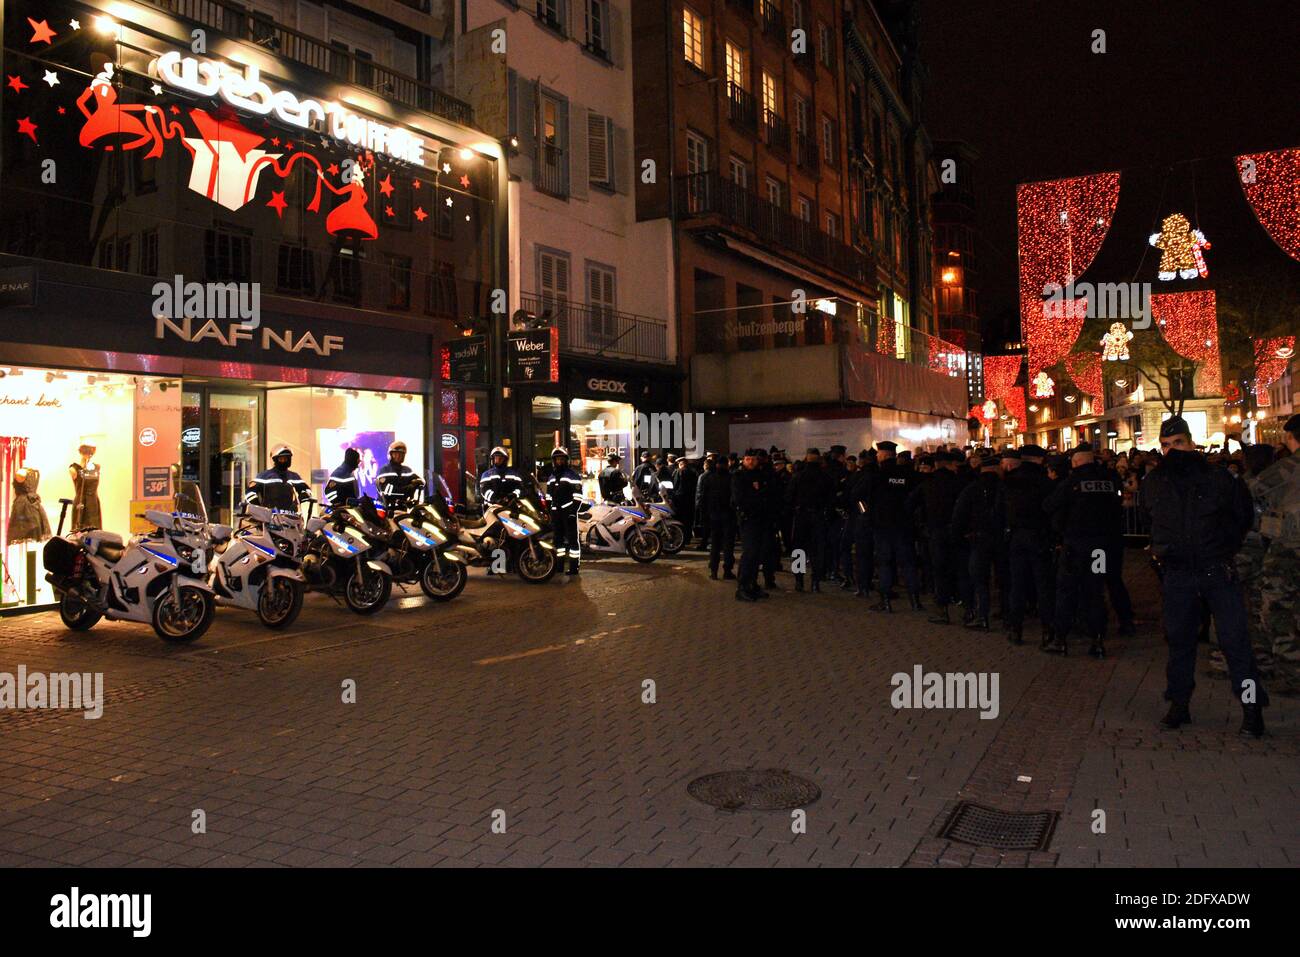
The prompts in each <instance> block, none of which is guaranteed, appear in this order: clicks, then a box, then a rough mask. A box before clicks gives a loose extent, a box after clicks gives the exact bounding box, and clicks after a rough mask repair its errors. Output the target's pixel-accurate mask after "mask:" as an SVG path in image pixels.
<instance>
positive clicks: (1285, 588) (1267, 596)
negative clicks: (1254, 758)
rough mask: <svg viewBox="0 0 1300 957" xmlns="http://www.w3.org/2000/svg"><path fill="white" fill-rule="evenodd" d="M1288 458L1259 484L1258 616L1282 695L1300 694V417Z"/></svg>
mask: <svg viewBox="0 0 1300 957" xmlns="http://www.w3.org/2000/svg"><path fill="white" fill-rule="evenodd" d="M1282 437H1283V442H1284V446H1283V447H1284V448H1285V450H1286V452H1287V456H1286V457H1284V458H1282V459H1280V460H1279V461H1277V462H1275V463H1274V464H1272V465H1270V466H1268V467H1267V468H1266V469H1264V470H1263V471H1262V472H1260V475H1259V478H1258V480H1257V481H1256V483H1255V501H1256V504H1257V511H1258V513H1259V523H1258V529H1259V534H1260V536H1261V538H1262V540H1263V541H1264V543H1265V549H1264V554H1263V557H1262V559H1261V562H1260V569H1259V617H1260V620H1261V624H1262V627H1263V629H1264V631H1265V633H1266V634H1267V635H1268V637H1269V641H1270V644H1271V649H1270V650H1271V652H1272V658H1273V668H1274V671H1275V673H1276V676H1277V686H1278V691H1279V693H1281V694H1287V695H1293V694H1296V693H1297V692H1300V455H1297V454H1296V453H1297V452H1300V415H1293V416H1291V417H1290V418H1289V419H1287V421H1286V425H1285V426H1284V427H1283V432H1282Z"/></svg>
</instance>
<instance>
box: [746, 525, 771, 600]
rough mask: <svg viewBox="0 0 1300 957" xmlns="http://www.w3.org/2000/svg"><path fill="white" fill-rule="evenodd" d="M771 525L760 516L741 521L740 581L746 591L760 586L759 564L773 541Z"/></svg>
mask: <svg viewBox="0 0 1300 957" xmlns="http://www.w3.org/2000/svg"><path fill="white" fill-rule="evenodd" d="M771 539H772V535H771V527H770V526H769V525H768V523H767V522H765V521H763V520H762V519H759V518H749V519H743V520H742V521H741V523H740V573H739V576H738V577H739V578H740V581H739V582H738V584H739V585H740V587H741V588H743V589H744V590H745V591H754V590H755V589H757V588H758V566H759V564H760V563H761V562H762V561H763V556H764V553H765V550H766V549H767V548H768V545H769V543H770V542H771Z"/></svg>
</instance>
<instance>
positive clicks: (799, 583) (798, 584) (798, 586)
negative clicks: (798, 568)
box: [794, 575, 803, 591]
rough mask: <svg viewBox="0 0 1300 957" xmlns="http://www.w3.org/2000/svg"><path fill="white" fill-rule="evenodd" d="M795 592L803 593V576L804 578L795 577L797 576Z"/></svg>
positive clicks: (795, 578)
mask: <svg viewBox="0 0 1300 957" xmlns="http://www.w3.org/2000/svg"><path fill="white" fill-rule="evenodd" d="M794 590H795V591H803V576H802V575H795V576H794Z"/></svg>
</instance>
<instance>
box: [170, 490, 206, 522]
mask: <svg viewBox="0 0 1300 957" xmlns="http://www.w3.org/2000/svg"><path fill="white" fill-rule="evenodd" d="M172 511H174V512H177V513H178V514H180V515H182V516H184V517H185V518H191V519H194V520H196V521H199V522H207V520H208V509H207V506H206V505H204V503H203V490H202V489H201V488H199V484H198V483H197V482H181V483H180V484H179V485H178V486H177V488H176V494H175V495H173V496H172Z"/></svg>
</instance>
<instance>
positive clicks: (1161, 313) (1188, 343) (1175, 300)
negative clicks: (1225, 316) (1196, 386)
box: [1151, 289, 1223, 395]
mask: <svg viewBox="0 0 1300 957" xmlns="http://www.w3.org/2000/svg"><path fill="white" fill-rule="evenodd" d="M1151 315H1152V317H1154V318H1155V320H1156V323H1157V324H1158V325H1159V326H1160V332H1161V334H1162V335H1163V336H1164V337H1165V341H1166V342H1168V343H1169V345H1170V347H1171V348H1172V349H1173V350H1174V351H1175V352H1177V353H1178V354H1179V355H1180V356H1182V357H1184V358H1185V359H1191V360H1192V361H1194V362H1198V363H1200V364H1201V369H1202V372H1201V376H1202V379H1201V383H1202V385H1203V386H1204V388H1205V389H1207V390H1208V391H1209V393H1210V394H1211V395H1214V394H1218V393H1219V392H1220V391H1221V390H1222V388H1223V377H1222V372H1221V370H1220V361H1219V322H1218V318H1217V314H1216V312H1215V298H1214V290H1213V289H1204V290H1201V291H1199V292H1171V293H1158V294H1155V295H1153V296H1152V297H1151Z"/></svg>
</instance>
